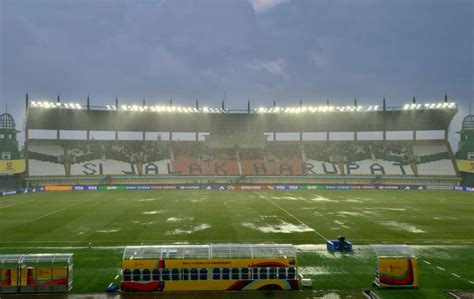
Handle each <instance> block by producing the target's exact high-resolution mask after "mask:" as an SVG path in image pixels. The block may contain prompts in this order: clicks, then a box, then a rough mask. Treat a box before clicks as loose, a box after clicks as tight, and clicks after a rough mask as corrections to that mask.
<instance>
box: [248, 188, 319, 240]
mask: <svg viewBox="0 0 474 299" xmlns="http://www.w3.org/2000/svg"><path fill="white" fill-rule="evenodd" d="M257 195H258V196H259V197H260V198H263V199H265V200H266V201H268V202H269V203H271V204H272V205H274V206H275V207H277V208H279V209H280V210H282V211H283V212H285V213H286V214H288V216H290V217H292V218H293V219H295V220H296V221H298V222H299V223H301V224H303V225H305V226H307V227H310V228H312V227H311V226H309V225H307V224H306V223H304V222H303V221H301V220H300V219H298V218H297V217H296V216H295V215H293V214H291V213H290V212H288V211H287V210H285V209H283V208H282V207H280V206H279V205H277V204H276V203H274V202H273V201H271V200H270V199H268V198H266V197H265V196H262V195H261V194H260V193H257ZM312 229H313V230H314V233H315V234H317V235H318V236H320V237H321V238H323V239H324V240H325V241H327V240H328V238H326V237H325V236H323V235H322V234H321V233H320V232H318V231H317V230H315V229H314V228H312Z"/></svg>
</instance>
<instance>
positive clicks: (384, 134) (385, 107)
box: [382, 98, 387, 141]
mask: <svg viewBox="0 0 474 299" xmlns="http://www.w3.org/2000/svg"><path fill="white" fill-rule="evenodd" d="M382 107H383V111H384V112H385V110H386V109H387V105H386V102H385V98H383V102H382ZM382 139H383V141H386V140H387V131H386V130H385V128H384V129H383V137H382Z"/></svg>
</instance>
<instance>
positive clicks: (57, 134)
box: [56, 93, 61, 140]
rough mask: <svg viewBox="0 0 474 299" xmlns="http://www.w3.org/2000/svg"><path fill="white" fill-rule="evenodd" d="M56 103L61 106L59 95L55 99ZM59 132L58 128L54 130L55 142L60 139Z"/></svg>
mask: <svg viewBox="0 0 474 299" xmlns="http://www.w3.org/2000/svg"><path fill="white" fill-rule="evenodd" d="M56 102H57V103H58V104H59V105H60V104H61V98H60V97H59V93H58V98H57V99H56ZM59 132H60V130H59V128H57V129H56V140H59V139H60V138H61V136H60V133H59Z"/></svg>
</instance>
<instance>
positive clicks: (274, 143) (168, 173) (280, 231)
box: [0, 95, 474, 298]
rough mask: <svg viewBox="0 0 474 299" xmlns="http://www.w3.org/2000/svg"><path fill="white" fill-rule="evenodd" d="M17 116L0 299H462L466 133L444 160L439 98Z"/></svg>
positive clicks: (4, 211) (467, 210) (473, 126)
mask: <svg viewBox="0 0 474 299" xmlns="http://www.w3.org/2000/svg"><path fill="white" fill-rule="evenodd" d="M351 102H352V101H351ZM25 111H26V122H25V127H24V132H23V134H24V137H25V138H24V139H25V141H24V149H23V151H19V150H18V147H19V145H18V138H17V135H18V134H19V133H20V131H18V130H17V128H16V127H17V126H16V124H15V121H14V119H13V117H11V115H9V114H8V113H5V114H3V115H2V116H0V133H1V134H0V139H1V143H0V147H1V148H0V149H1V152H2V157H1V158H2V160H1V169H0V172H1V173H2V176H1V178H2V179H1V182H2V184H1V186H0V188H2V190H3V191H2V193H1V195H2V197H0V211H1V219H0V244H1V247H0V272H1V275H2V276H1V277H0V297H1V296H3V295H4V294H8V293H28V294H31V293H32V292H62V293H64V292H69V293H71V294H72V293H74V294H77V295H78V296H80V295H81V294H84V293H87V294H89V293H96V294H99V293H100V292H104V291H105V290H106V289H107V290H108V291H114V292H116V291H119V289H120V292H121V293H120V294H121V295H120V296H126V295H124V294H129V293H127V292H130V291H136V290H138V291H142V292H143V291H153V292H154V293H153V294H155V295H156V294H157V293H156V292H160V297H161V296H164V297H166V295H161V293H163V292H164V291H167V290H168V291H171V293H170V294H172V291H175V292H178V295H176V293H175V295H168V296H175V297H174V298H178V297H179V298H182V297H186V296H189V298H194V297H196V296H202V297H203V298H204V297H206V298H207V297H215V298H222V297H229V298H234V297H237V296H242V293H239V292H237V291H239V290H240V291H244V292H245V296H249V297H250V298H260V297H265V298H267V297H271V298H273V297H274V298H316V296H329V297H328V298H367V297H369V298H400V297H413V298H449V297H454V298H460V297H462V296H472V295H473V291H472V290H473V289H474V260H473V259H472V251H473V250H474V236H473V232H474V224H473V221H472V215H473V212H474V203H473V202H472V193H470V191H474V189H473V187H472V186H473V182H474V179H473V178H474V176H473V173H474V168H473V165H474V164H473V159H474V141H473V140H474V117H473V116H472V115H468V116H466V117H465V118H464V121H463V124H462V128H461V130H460V131H459V132H457V133H459V134H460V142H459V149H458V151H457V152H453V150H452V147H451V145H450V143H449V142H448V137H449V136H448V132H449V127H450V124H451V122H452V120H453V118H454V117H455V115H456V114H457V113H458V107H457V105H456V104H455V103H454V102H451V101H448V98H447V96H446V97H445V98H444V99H442V100H438V101H430V102H419V101H418V100H416V99H415V98H413V99H412V100H410V101H409V102H408V103H406V104H405V105H404V106H400V107H392V106H389V105H387V104H386V101H385V99H384V100H383V102H382V103H380V105H379V106H376V105H371V106H364V105H363V104H360V103H358V102H357V100H354V102H353V103H351V104H350V105H346V106H334V105H331V104H330V103H329V101H328V102H326V103H323V104H321V103H303V102H302V101H300V102H298V103H296V104H295V105H294V106H291V107H286V106H285V107H282V106H278V105H277V103H276V102H274V103H273V105H272V106H271V107H252V106H251V103H250V101H249V102H248V104H247V107H245V108H243V109H241V110H236V109H229V108H227V107H225V103H224V102H222V104H221V105H220V106H219V107H218V108H216V107H204V106H201V105H200V104H199V102H197V101H196V104H195V105H194V106H192V107H189V106H178V105H175V104H173V102H171V101H170V103H169V104H168V103H167V104H166V105H152V104H149V103H146V102H145V100H144V101H143V102H142V103H140V104H139V105H137V104H129V103H124V104H122V103H119V101H118V99H117V100H116V101H115V104H114V105H107V106H94V105H92V103H91V101H90V100H89V98H88V99H87V102H86V103H85V104H79V103H65V102H62V101H61V99H60V97H59V96H58V98H57V99H56V100H55V101H51V100H44V99H34V100H31V99H29V97H28V95H27V96H26V102H25ZM44 132H47V133H48V136H49V137H48V138H42V137H43V136H46V135H44V134H43V133H44ZM70 132H76V133H77V132H79V133H78V134H79V135H80V136H81V137H80V138H77V137H76V138H69V137H68V136H70V135H69V133H70ZM42 134H43V135H42ZM45 134H46V133H45ZM126 134H129V135H133V136H134V137H135V138H134V140H126V139H122V138H121V137H122V136H125V135H126ZM402 135H403V136H402ZM51 136H53V137H52V138H51ZM104 136H107V137H105V138H104ZM183 136H184V137H183ZM288 136H290V138H287V137H288ZM400 136H402V137H400ZM407 136H408V137H407ZM344 237H345V239H346V240H347V241H345V239H344ZM334 244H336V245H334ZM349 245H350V246H349ZM338 246H339V247H338ZM165 256H166V257H165ZM39 257H42V258H44V259H45V260H43V261H42V263H43V264H41V265H42V266H38V265H39V264H40V262H39V261H40V258H39ZM35 258H36V259H35ZM187 259H189V260H196V261H201V260H202V259H205V260H207V261H208V262H206V263H207V264H206V263H205V264H206V265H208V266H207V267H206V266H203V265H204V264H200V265H201V266H195V267H194V268H193V267H191V266H189V267H190V268H189V269H188V268H187V267H186V266H185V262H180V261H181V260H183V261H185V260H187ZM239 259H245V260H252V265H257V264H259V265H260V266H258V271H257V270H256V269H257V266H249V265H247V264H245V265H244V266H242V265H243V263H244V262H242V260H239ZM296 259H297V264H296V262H295V261H296ZM397 259H398V260H397ZM140 260H141V262H139V261H140ZM164 260H166V265H168V266H167V267H169V269H168V268H167V267H166V266H163V264H164V263H165V261H164ZM270 260H271V262H269V261H270ZM400 260H402V262H400ZM33 261H34V262H35V263H36V264H34V262H33ZM55 261H56V262H55ZM209 261H210V262H209ZM224 261H226V262H224ZM155 262H156V263H155ZM54 263H56V264H60V265H61V267H63V268H61V269H67V271H66V272H64V271H65V270H64V271H63V270H61V271H63V272H61V271H59V270H56V268H54V267H55V266H54V265H53V264H54ZM189 263H191V264H192V263H196V264H199V263H201V262H189ZM209 263H210V264H209ZM212 263H214V266H211V264H212ZM218 263H222V264H225V263H235V264H232V265H231V266H229V265H230V264H227V266H218ZM384 263H388V264H386V266H384V265H385V264H384ZM10 264H15V265H17V264H18V265H21V269H20V268H18V270H15V269H13V268H12V267H13V266H11V265H10ZM155 264H156V265H155ZM9 265H10V266H9ZM275 265H278V266H275ZM375 265H377V266H375ZM35 267H36V268H37V267H43V268H41V269H42V270H41V271H45V273H47V274H44V275H43V276H45V275H46V276H48V275H50V276H51V279H49V278H48V277H46V278H45V277H43V278H42V277H41V275H40V274H38V273H40V272H41V271H40V270H38V271H37V272H34V273H36V274H32V273H33V270H34V269H36V268H35ZM48 267H49V268H48ZM46 268H48V269H53V268H54V269H55V270H48V271H46V270H44V269H46ZM22 269H32V271H31V273H30V272H29V271H28V272H25V271H26V270H25V271H24V270H22ZM38 269H40V268H38ZM72 269H73V271H74V272H73V273H74V274H72ZM158 269H160V270H159V271H158ZM184 269H185V270H184ZM388 269H389V270H388ZM152 270H153V271H152ZM155 270H156V272H155ZM175 270H176V271H175ZM188 270H189V272H188ZM55 271H59V272H55ZM185 271H186V272H185ZM193 271H194V272H193ZM254 271H255V272H254ZM384 271H385V272H386V273H385V272H384ZM397 271H398V272H397ZM12 273H16V274H15V275H17V276H16V278H15V279H13V278H12V277H14V275H13V274H12ZM384 273H385V274H386V275H385V274H384ZM155 274H156V276H155ZM384 275H385V276H384ZM53 276H54V277H56V276H57V277H62V278H64V279H63V280H61V283H60V284H59V283H58V287H57V288H55V286H54V284H53V283H51V282H52V281H53V278H52V277H53ZM62 278H61V279H62ZM41 279H43V280H45V281H48V282H49V283H45V284H44V288H43V285H42V284H41V283H40V282H39V281H40V280H41ZM48 279H49V280H48ZM17 280H18V281H17ZM59 280H60V279H57V280H54V281H59ZM168 280H169V281H168ZM225 280H228V281H231V280H232V281H233V282H234V283H233V284H232V285H229V284H225V283H224V281H225ZM266 280H269V281H270V280H271V281H272V283H268V284H266V282H265V281H266ZM14 281H15V282H16V281H17V285H15V286H13V285H14V283H13V282H14ZM155 282H156V283H155ZM153 283H155V284H153ZM46 285H48V287H46ZM137 285H138V287H137ZM135 287H137V288H135ZM287 289H288V290H287ZM186 290H198V291H199V292H198V293H193V294H189V293H186V292H185V291H186ZM221 290H222V291H224V290H226V291H232V292H226V293H224V292H222V291H221ZM247 290H248V291H247ZM254 290H260V291H258V292H256V291H254ZM164 293H166V292H164ZM25 296H27V295H25ZM59 296H63V295H59ZM64 296H67V295H64ZM98 296H100V295H98ZM127 296H128V295H127ZM176 296H178V297H176ZM331 296H332V297H331ZM124 298H126V297H124ZM141 298H143V297H141ZM145 298H148V297H145ZM317 298H319V297H317Z"/></svg>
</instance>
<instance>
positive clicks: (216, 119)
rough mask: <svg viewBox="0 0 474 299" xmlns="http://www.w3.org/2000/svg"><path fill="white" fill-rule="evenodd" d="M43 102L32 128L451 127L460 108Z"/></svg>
mask: <svg viewBox="0 0 474 299" xmlns="http://www.w3.org/2000/svg"><path fill="white" fill-rule="evenodd" d="M38 103H39V102H35V104H34V105H33V104H32V105H30V106H29V107H28V113H27V123H26V125H27V128H28V129H40V130H82V131H132V132H211V133H213V132H216V131H219V130H221V131H222V130H223V131H225V132H226V133H233V132H235V133H244V132H248V133H252V132H254V131H255V130H256V128H258V131H263V132H354V131H358V132H364V131H367V132H370V131H412V130H418V131H421V130H445V129H447V128H448V126H449V124H450V123H451V120H452V119H453V117H454V116H455V115H456V113H457V111H458V108H457V106H456V105H455V104H453V103H431V104H430V103H428V104H407V105H405V106H402V107H386V108H385V109H382V108H380V107H378V106H368V107H365V108H364V107H363V106H341V107H333V106H318V107H311V106H309V107H286V108H284V107H273V108H264V107H260V108H257V109H254V110H249V111H242V110H225V109H217V108H206V107H203V108H199V109H197V108H189V107H188V108H186V107H177V106H168V107H165V106H155V108H153V109H151V108H150V107H148V106H144V105H143V106H136V105H134V106H125V108H123V109H122V108H117V107H115V106H109V107H107V106H106V107H89V108H87V107H83V106H81V105H79V104H74V103H70V104H67V106H66V104H60V103H53V102H41V105H40V104H38ZM140 107H141V108H140ZM145 107H146V108H145ZM156 107H161V108H156ZM321 107H326V108H321ZM193 109H194V110H193Z"/></svg>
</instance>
